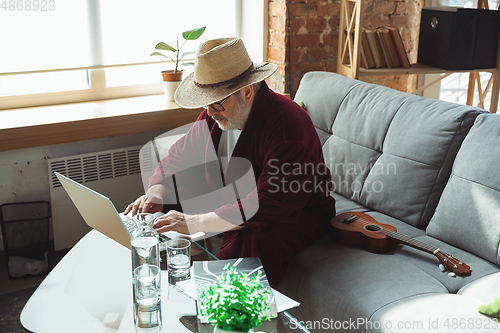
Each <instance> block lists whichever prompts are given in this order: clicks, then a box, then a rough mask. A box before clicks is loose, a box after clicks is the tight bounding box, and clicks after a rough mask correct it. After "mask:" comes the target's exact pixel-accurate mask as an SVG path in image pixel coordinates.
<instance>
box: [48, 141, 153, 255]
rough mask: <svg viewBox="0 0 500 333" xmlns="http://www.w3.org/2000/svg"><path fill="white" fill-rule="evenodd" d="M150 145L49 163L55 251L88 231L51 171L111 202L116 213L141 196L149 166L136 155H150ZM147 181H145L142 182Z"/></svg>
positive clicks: (68, 244)
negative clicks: (82, 185) (144, 174)
mask: <svg viewBox="0 0 500 333" xmlns="http://www.w3.org/2000/svg"><path fill="white" fill-rule="evenodd" d="M150 147H151V145H146V146H144V147H143V149H142V151H141V147H130V148H122V149H114V150H107V151H100V152H95V153H89V154H81V155H75V156H67V157H63V158H55V159H49V160H48V162H49V179H50V198H51V203H52V224H53V233H54V247H55V250H60V249H66V248H69V247H72V246H73V245H75V244H76V243H77V242H78V240H80V238H82V237H83V236H84V235H85V234H86V233H87V232H89V231H90V230H91V228H90V227H89V226H88V225H87V224H86V223H85V221H84V220H83V218H82V217H81V215H80V213H79V212H78V210H77V209H76V207H75V205H74V204H73V202H72V201H71V199H70V198H69V196H68V194H67V193H66V191H65V190H64V188H63V187H62V185H61V184H60V182H59V180H58V179H57V177H56V176H55V175H54V171H57V172H59V173H61V174H63V175H65V176H67V177H69V178H71V179H72V180H74V181H76V182H78V183H81V184H84V185H85V186H87V187H89V188H91V189H93V190H94V191H96V192H99V193H101V194H102V195H104V196H106V197H108V198H110V199H111V201H112V202H113V204H114V205H115V207H116V209H117V210H118V211H119V212H122V211H123V210H125V208H126V207H127V205H128V204H130V203H131V202H132V201H134V200H135V199H137V198H138V197H139V196H141V195H143V194H144V184H143V180H142V178H143V177H141V162H142V163H144V161H146V163H147V165H144V164H143V165H142V169H143V171H145V172H146V173H148V174H150V173H151V168H152V165H149V163H148V162H147V161H151V159H148V158H146V159H142V158H141V162H140V161H139V155H140V154H141V156H142V154H143V153H145V154H147V155H150V154H151V151H150ZM146 180H147V178H146Z"/></svg>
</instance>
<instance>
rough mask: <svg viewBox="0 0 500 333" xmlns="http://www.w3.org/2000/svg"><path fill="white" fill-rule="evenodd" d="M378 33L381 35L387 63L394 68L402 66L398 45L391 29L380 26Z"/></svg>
mask: <svg viewBox="0 0 500 333" xmlns="http://www.w3.org/2000/svg"><path fill="white" fill-rule="evenodd" d="M377 33H378V36H379V37H380V42H381V44H382V47H383V49H384V55H385V58H386V61H387V63H388V64H389V65H390V67H393V68H398V67H401V63H400V61H399V57H398V53H397V51H396V46H395V43H394V40H393V39H392V36H391V32H390V30H389V29H387V28H386V27H379V28H377Z"/></svg>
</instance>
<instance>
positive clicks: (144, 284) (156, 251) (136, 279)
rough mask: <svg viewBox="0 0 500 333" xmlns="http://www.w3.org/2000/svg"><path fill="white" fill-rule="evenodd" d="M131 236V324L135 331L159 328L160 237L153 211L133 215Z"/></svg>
mask: <svg viewBox="0 0 500 333" xmlns="http://www.w3.org/2000/svg"><path fill="white" fill-rule="evenodd" d="M133 219H134V222H135V224H136V231H135V232H134V233H133V234H132V238H131V246H130V248H131V252H132V281H133V289H132V290H133V297H134V298H133V299H134V325H135V329H136V331H137V332H156V331H158V332H159V331H161V328H162V318H161V268H160V238H159V236H158V233H157V232H156V230H155V229H154V228H153V221H154V215H153V214H149V213H140V214H137V215H135V216H134V217H133Z"/></svg>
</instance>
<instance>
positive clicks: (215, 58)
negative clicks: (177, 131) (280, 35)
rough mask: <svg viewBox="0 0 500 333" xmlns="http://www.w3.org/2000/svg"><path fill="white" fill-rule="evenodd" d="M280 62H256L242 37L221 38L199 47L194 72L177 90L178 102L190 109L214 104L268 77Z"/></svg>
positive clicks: (176, 100)
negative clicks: (253, 60) (249, 54)
mask: <svg viewBox="0 0 500 333" xmlns="http://www.w3.org/2000/svg"><path fill="white" fill-rule="evenodd" d="M277 68H278V66H277V65H275V64H271V63H267V62H265V63H255V64H254V63H253V62H252V60H251V59H250V57H249V56H248V53H247V50H246V48H245V45H244V44H243V41H242V40H241V39H240V38H234V37H231V38H219V39H213V40H209V41H206V42H204V43H203V44H201V45H200V46H199V47H198V51H197V52H196V61H195V65H194V73H191V74H190V75H188V77H186V78H185V79H184V80H183V81H182V82H181V84H180V85H179V87H178V88H177V90H176V91H175V96H174V99H175V102H176V103H177V104H178V105H179V106H181V107H183V108H186V109H196V108H199V107H202V106H206V105H210V104H212V103H215V102H219V101H220V100H222V99H224V98H226V97H228V96H230V95H231V94H233V93H235V92H236V91H238V90H240V89H242V88H245V87H247V86H250V85H252V84H254V83H257V82H260V81H262V80H265V79H266V78H268V77H269V76H271V75H272V74H273V73H274V72H275V71H276V69H277Z"/></svg>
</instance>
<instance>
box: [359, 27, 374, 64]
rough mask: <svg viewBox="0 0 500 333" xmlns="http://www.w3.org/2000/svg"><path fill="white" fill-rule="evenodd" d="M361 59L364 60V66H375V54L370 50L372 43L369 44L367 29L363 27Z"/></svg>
mask: <svg viewBox="0 0 500 333" xmlns="http://www.w3.org/2000/svg"><path fill="white" fill-rule="evenodd" d="M361 59H363V61H364V65H365V66H362V67H363V68H367V69H370V68H375V61H374V60H373V54H372V51H371V50H370V45H369V44H368V39H366V31H365V29H361Z"/></svg>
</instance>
